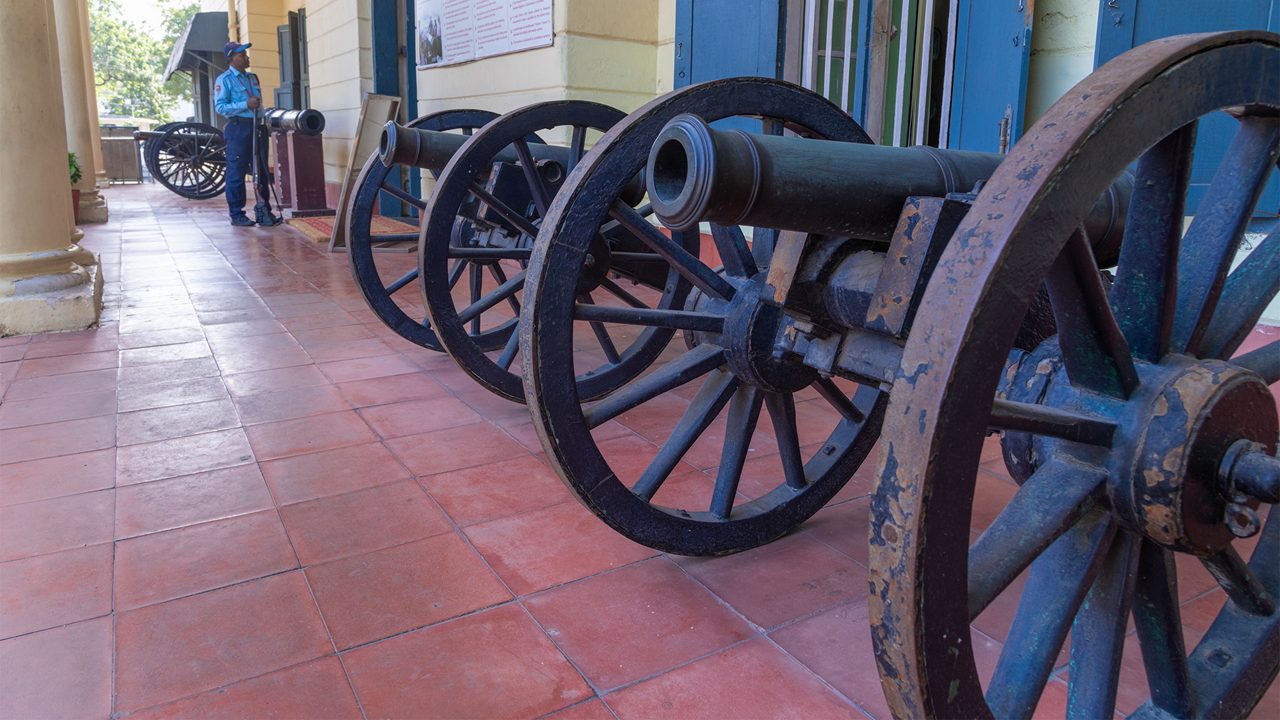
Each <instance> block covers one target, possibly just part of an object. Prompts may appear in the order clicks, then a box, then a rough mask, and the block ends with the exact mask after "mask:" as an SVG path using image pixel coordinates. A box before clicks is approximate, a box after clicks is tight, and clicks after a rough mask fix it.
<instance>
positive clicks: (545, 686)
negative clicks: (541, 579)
mask: <svg viewBox="0 0 1280 720" xmlns="http://www.w3.org/2000/svg"><path fill="white" fill-rule="evenodd" d="M343 660H344V662H345V663H346V666H347V673H348V675H349V676H350V677H351V681H352V683H353V684H354V685H355V688H356V695H357V696H359V698H360V702H361V705H362V706H363V707H364V710H365V713H366V715H368V716H370V717H428V716H430V717H445V718H454V719H456V720H464V719H467V718H475V719H476V720H490V719H491V718H499V717H503V718H508V717H510V718H515V717H528V718H531V717H537V716H539V715H543V714H546V713H548V712H551V711H553V710H557V709H559V708H562V707H566V706H568V705H572V704H574V703H577V702H580V701H582V700H585V699H587V698H588V697H590V696H591V690H590V688H588V687H587V685H586V683H585V682H583V680H582V677H581V676H580V675H578V673H577V672H576V671H575V670H574V669H573V666H571V665H570V664H569V663H568V662H566V661H565V659H564V657H563V656H562V655H560V653H559V652H558V651H557V650H556V649H555V647H554V646H553V645H552V644H551V641H549V640H548V639H547V637H546V635H544V634H543V633H542V631H541V630H539V629H538V627H537V625H535V624H534V623H533V621H532V620H530V619H529V617H528V616H527V615H526V614H525V613H524V611H523V610H521V609H520V608H519V607H518V606H515V605H507V606H505V607H501V608H497V609H494V610H489V611H486V612H482V613H478V614H475V615H471V616H468V617H465V618H461V619H459V620H454V621H452V622H448V623H443V624H441V625H437V626H434V627H430V628H426V629H424V630H419V631H416V632H412V633H409V634H406V635H401V636H399V637H395V638H392V639H390V640H387V641H385V642H380V643H377V644H375V645H370V646H368V647H363V648H359V649H357V650H352V651H351V652H348V653H346V654H345V655H344V656H343Z"/></svg>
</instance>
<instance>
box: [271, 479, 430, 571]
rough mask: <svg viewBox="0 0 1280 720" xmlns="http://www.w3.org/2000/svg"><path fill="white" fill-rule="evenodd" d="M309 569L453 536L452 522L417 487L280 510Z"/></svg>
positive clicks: (354, 494)
mask: <svg viewBox="0 0 1280 720" xmlns="http://www.w3.org/2000/svg"><path fill="white" fill-rule="evenodd" d="M280 514H281V516H282V517H283V518H284V524H285V527H286V528H288V530H289V537H290V539H291V540H292V541H293V546H294V548H295V549H296V550H297V551H298V558H299V559H301V560H302V564H303V565H315V564H317V563H322V562H327V561H329V560H336V559H338V558H343V557H350V556H353V555H361V554H364V553H367V552H370V551H373V550H378V549H380V548H384V547H390V546H393V545H399V544H402V543H406V542H410V541H412V540H419V539H422V538H425V537H430V536H432V535H439V534H440V533H443V532H447V531H448V530H449V523H448V520H446V519H445V517H444V514H443V513H441V512H440V510H438V509H437V508H436V506H435V504H434V503H433V502H431V499H430V498H428V497H427V494H426V493H425V492H424V491H423V490H422V488H420V487H418V486H417V484H415V483H412V482H407V481H405V482H398V483H393V484H391V485H381V486H378V487H374V488H370V489H368V490H360V491H358V492H352V493H347V494H346V495H335V496H333V497H326V498H320V499H319V500H310V501H308V502H304V503H299V504H297V505H286V506H285V507H282V508H280Z"/></svg>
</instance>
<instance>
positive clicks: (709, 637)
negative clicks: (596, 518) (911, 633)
mask: <svg viewBox="0 0 1280 720" xmlns="http://www.w3.org/2000/svg"><path fill="white" fill-rule="evenodd" d="M526 604H527V606H528V608H529V612H530V613H531V614H532V615H533V616H534V618H536V619H537V620H538V622H539V624H541V625H542V627H543V628H545V629H546V631H547V633H548V634H549V635H550V636H551V637H554V638H555V639H556V644H557V645H558V646H559V647H560V649H561V650H563V651H564V653H565V655H566V656H567V657H568V658H569V659H570V660H572V661H573V663H574V664H575V665H576V666H577V667H578V669H580V670H581V671H582V673H583V674H584V675H586V677H587V679H588V680H590V681H591V683H592V685H594V686H595V687H598V688H613V687H618V686H620V685H625V684H627V683H629V682H633V681H635V680H639V679H641V678H644V677H648V676H650V675H653V674H656V673H659V672H662V671H663V670H667V669H670V668H673V667H675V666H677V665H680V664H682V663H685V662H688V661H690V660H693V659H695V658H698V657H700V656H702V655H706V654H708V653H711V652H714V651H716V650H719V649H721V648H724V647H727V646H729V645H732V644H733V643H735V642H738V641H740V640H744V639H746V638H748V637H751V636H752V635H753V634H754V631H753V630H752V629H751V627H750V626H748V625H747V623H746V622H744V621H743V620H742V619H741V618H740V617H738V616H737V615H736V614H734V613H733V612H732V611H731V610H729V609H728V608H727V607H725V606H724V605H723V604H721V603H720V602H719V601H718V600H717V599H716V597H715V596H714V595H712V594H711V593H709V592H707V590H706V588H704V587H702V586H701V585H699V584H698V583H697V582H696V581H694V580H692V579H690V578H689V577H688V576H687V575H685V574H684V572H683V571H682V570H680V568H679V567H677V566H676V565H675V564H673V563H671V562H670V561H669V560H667V559H665V558H654V559H652V560H647V561H645V562H642V563H639V564H637V565H632V566H629V567H625V568H622V569H620V570H617V571H614V572H609V573H604V574H601V575H596V576H594V577H590V578H587V579H586V580H583V581H582V582H577V583H573V584H570V585H565V586H563V587H559V588H556V589H554V590H550V591H548V592H546V593H540V594H538V595H535V596H532V597H530V598H529V599H528V600H526Z"/></svg>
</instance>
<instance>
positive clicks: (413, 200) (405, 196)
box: [380, 181, 427, 210]
mask: <svg viewBox="0 0 1280 720" xmlns="http://www.w3.org/2000/svg"><path fill="white" fill-rule="evenodd" d="M380 189H381V190H382V192H385V193H389V194H391V195H394V196H396V197H397V198H399V199H401V200H403V201H405V202H407V203H409V204H410V205H412V206H414V207H416V208H418V209H419V210H426V209H427V204H426V203H425V202H423V201H422V200H420V199H419V198H417V197H414V195H413V193H408V192H405V191H404V190H401V189H400V188H398V187H396V186H395V185H389V184H387V183H386V182H385V181H384V182H383V183H382V187H381V188H380Z"/></svg>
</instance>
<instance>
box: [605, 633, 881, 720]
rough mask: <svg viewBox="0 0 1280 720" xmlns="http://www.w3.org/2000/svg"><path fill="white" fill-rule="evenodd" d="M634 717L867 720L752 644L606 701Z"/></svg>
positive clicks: (798, 669) (764, 645)
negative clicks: (851, 719)
mask: <svg viewBox="0 0 1280 720" xmlns="http://www.w3.org/2000/svg"><path fill="white" fill-rule="evenodd" d="M605 702H606V703H607V704H608V705H609V707H611V708H613V711H614V712H616V713H617V714H618V717H619V718H621V719H622V720H630V718H655V717H680V718H688V719H689V720H693V719H694V718H716V719H719V718H744V719H745V718H775V717H788V718H806V720H817V719H818V718H862V714H861V713H859V712H858V711H857V710H856V709H855V708H854V707H853V706H852V705H850V704H849V703H847V702H845V701H844V700H843V699H841V698H840V697H838V696H837V695H836V694H835V693H833V692H831V691H830V690H828V689H827V688H826V686H824V685H823V684H822V682H821V681H820V680H818V678H816V677H814V676H813V675H812V674H811V673H810V672H809V671H808V670H806V669H805V668H804V666H802V665H801V664H800V663H798V662H796V661H795V660H793V659H792V658H790V657H787V656H786V655H785V654H784V653H782V652H781V651H779V650H778V649H777V648H775V647H774V646H773V645H771V644H769V642H768V641H766V640H752V641H749V642H746V643H743V644H741V645H737V646H734V647H732V648H729V649H728V650H725V651H723V652H720V653H717V654H715V655H712V656H711V657H707V658H703V659H702V660H699V661H697V662H694V663H691V664H689V665H685V666H684V667H682V668H678V669H676V670H673V671H671V672H669V673H666V674H663V675H659V676H658V677H656V678H653V679H652V680H647V681H645V682H642V683H639V684H637V685H633V686H631V687H629V688H625V689H623V690H620V691H618V692H615V693H612V694H610V695H608V696H606V697H605Z"/></svg>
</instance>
